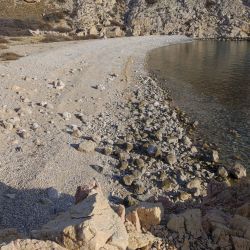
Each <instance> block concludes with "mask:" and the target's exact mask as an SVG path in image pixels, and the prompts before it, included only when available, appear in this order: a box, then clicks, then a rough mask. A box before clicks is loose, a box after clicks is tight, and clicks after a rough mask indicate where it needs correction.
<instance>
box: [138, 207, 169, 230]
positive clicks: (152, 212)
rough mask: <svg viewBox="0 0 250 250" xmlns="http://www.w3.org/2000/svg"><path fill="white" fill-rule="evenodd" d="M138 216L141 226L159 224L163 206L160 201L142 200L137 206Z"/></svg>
mask: <svg viewBox="0 0 250 250" xmlns="http://www.w3.org/2000/svg"><path fill="white" fill-rule="evenodd" d="M136 211H137V213H138V217H139V219H140V223H141V225H142V227H145V228H147V229H148V228H150V227H151V226H153V225H158V224H160V222H161V220H162V217H163V215H164V208H163V206H162V204H161V203H147V202H142V203H141V204H140V205H139V206H138V207H137V208H136Z"/></svg>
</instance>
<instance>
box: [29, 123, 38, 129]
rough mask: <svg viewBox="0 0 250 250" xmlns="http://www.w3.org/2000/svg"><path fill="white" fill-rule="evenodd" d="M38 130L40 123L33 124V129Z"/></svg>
mask: <svg viewBox="0 0 250 250" xmlns="http://www.w3.org/2000/svg"><path fill="white" fill-rule="evenodd" d="M38 128H39V124H38V123H36V122H34V123H32V125H31V129H33V130H37V129H38Z"/></svg>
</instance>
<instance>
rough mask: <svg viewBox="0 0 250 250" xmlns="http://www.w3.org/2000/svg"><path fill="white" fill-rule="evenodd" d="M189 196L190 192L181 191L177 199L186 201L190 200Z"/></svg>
mask: <svg viewBox="0 0 250 250" xmlns="http://www.w3.org/2000/svg"><path fill="white" fill-rule="evenodd" d="M191 198H192V195H191V194H190V193H187V192H181V193H180V195H179V199H180V200H181V201H187V200H190V199H191Z"/></svg>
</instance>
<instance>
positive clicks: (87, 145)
mask: <svg viewBox="0 0 250 250" xmlns="http://www.w3.org/2000/svg"><path fill="white" fill-rule="evenodd" d="M96 147H97V145H96V143H95V142H93V141H83V142H81V143H80V144H79V145H78V151H80V152H83V153H91V152H94V151H95V149H96Z"/></svg>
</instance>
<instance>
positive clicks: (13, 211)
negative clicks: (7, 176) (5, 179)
mask: <svg viewBox="0 0 250 250" xmlns="http://www.w3.org/2000/svg"><path fill="white" fill-rule="evenodd" d="M73 203H74V197H72V196H70V195H68V194H64V193H59V192H58V191H57V190H56V189H54V188H47V189H21V190H19V189H15V188H13V187H10V186H8V185H5V184H4V183H2V182H1V183H0V211H1V217H0V229H6V228H15V229H17V230H18V232H21V233H24V234H29V232H30V231H31V230H33V229H38V228H40V227H41V226H42V225H44V224H45V223H47V222H48V221H49V220H51V219H53V218H54V217H55V216H57V215H58V214H59V213H60V212H64V211H66V210H67V209H68V208H69V207H70V206H71V205H72V204H73Z"/></svg>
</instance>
